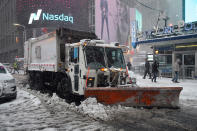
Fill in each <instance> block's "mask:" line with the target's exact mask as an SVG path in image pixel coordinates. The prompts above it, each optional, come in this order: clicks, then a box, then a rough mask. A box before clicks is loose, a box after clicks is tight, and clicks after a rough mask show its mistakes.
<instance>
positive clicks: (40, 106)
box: [0, 88, 114, 131]
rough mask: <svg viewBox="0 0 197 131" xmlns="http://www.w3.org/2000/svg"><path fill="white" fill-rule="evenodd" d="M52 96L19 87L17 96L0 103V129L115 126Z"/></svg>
mask: <svg viewBox="0 0 197 131" xmlns="http://www.w3.org/2000/svg"><path fill="white" fill-rule="evenodd" d="M32 93H33V92H32ZM34 93H35V92H34ZM37 95H38V93H37ZM44 98H45V99H44ZM47 99H48V100H47ZM54 100H55V97H53V98H51V99H50V98H49V97H47V95H41V94H40V97H39V98H38V97H37V96H34V95H32V94H30V93H28V92H27V91H24V90H22V89H20V88H18V97H17V99H16V100H13V101H10V102H6V103H1V104H0V114H1V115H0V131H13V130H18V131H21V130H25V131H26V130H44V131H49V130H50V131H56V130H57V129H58V130H114V128H113V127H111V126H108V125H106V124H104V123H101V122H99V121H95V120H94V119H90V118H89V117H87V116H83V115H82V114H79V113H76V112H74V111H72V110H70V109H69V108H68V106H66V103H65V102H62V103H63V104H61V102H60V101H59V102H58V104H57V103H55V102H53V101H54ZM70 107H72V106H70Z"/></svg>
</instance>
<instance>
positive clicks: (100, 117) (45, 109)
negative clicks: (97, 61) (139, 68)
mask: <svg viewBox="0 0 197 131" xmlns="http://www.w3.org/2000/svg"><path fill="white" fill-rule="evenodd" d="M16 78H17V79H18V82H21V83H23V82H22V81H23V76H22V75H21V76H20V75H18V76H16ZM137 81H138V84H139V85H141V86H143V85H146V86H165V85H171V86H183V88H184V89H183V92H182V93H181V97H180V99H181V105H180V106H181V108H180V109H177V110H173V109H156V108H155V109H143V108H140V109H137V108H133V107H122V106H104V105H102V104H100V103H97V101H96V99H93V98H91V99H87V100H85V101H83V102H82V104H81V105H80V106H75V105H74V104H67V103H66V102H64V100H62V99H60V98H59V97H57V95H56V94H53V96H52V97H49V96H48V95H47V94H42V93H40V92H39V91H35V90H31V89H28V86H25V87H22V84H19V85H18V87H19V90H18V98H17V100H14V101H11V102H8V103H4V104H0V114H1V115H0V131H1V130H22V129H23V130H27V129H30V130H32V129H33V130H46V131H48V130H52V131H53V130H93V131H94V130H109V131H114V130H115V131H119V130H121V131H124V130H125V131H131V130H134V131H135V130H137V131H143V130H144V131H147V130H150V131H152V130H155V131H172V130H173V131H185V130H191V131H196V130H197V124H196V123H197V106H196V105H197V101H196V98H197V97H196V96H197V94H195V92H196V91H197V88H196V87H197V86H196V81H191V80H185V81H182V82H181V83H178V84H177V85H175V84H174V83H170V82H171V81H170V79H168V78H162V79H158V82H157V83H152V82H151V81H150V80H149V79H145V80H144V79H141V76H137ZM169 81H170V82H169ZM190 90H191V91H190ZM32 94H33V95H32Z"/></svg>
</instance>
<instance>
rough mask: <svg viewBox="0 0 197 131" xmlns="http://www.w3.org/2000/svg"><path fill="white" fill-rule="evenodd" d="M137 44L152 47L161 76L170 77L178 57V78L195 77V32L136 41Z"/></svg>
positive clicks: (196, 49)
mask: <svg viewBox="0 0 197 131" xmlns="http://www.w3.org/2000/svg"><path fill="white" fill-rule="evenodd" d="M137 44H138V45H139V44H140V45H141V46H147V45H149V46H150V47H152V48H153V53H154V54H155V57H154V58H155V59H157V60H158V61H159V63H160V67H159V70H160V73H161V75H162V76H164V77H172V75H173V65H174V63H175V61H176V59H180V60H181V63H180V65H181V66H180V67H181V70H180V78H183V79H184V78H186V79H195V78H197V34H189V35H181V36H171V37H165V38H157V39H151V40H146V41H138V42H137Z"/></svg>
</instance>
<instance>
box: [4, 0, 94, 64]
mask: <svg viewBox="0 0 197 131" xmlns="http://www.w3.org/2000/svg"><path fill="white" fill-rule="evenodd" d="M92 2H93V3H92ZM90 4H91V5H90ZM93 4H94V1H92V0H83V1H78V0H0V16H1V19H0V62H2V63H12V62H14V60H15V58H16V57H17V58H21V57H23V56H24V54H23V53H24V47H23V46H24V41H25V40H28V39H29V38H32V37H34V38H35V37H38V36H40V35H42V34H44V33H48V32H51V31H54V30H55V29H57V28H61V27H64V28H69V29H73V30H80V31H87V32H90V31H94V24H91V23H92V22H94V21H93V19H94V16H93V15H92V17H90V12H91V11H94V10H93V8H94V6H92V5H93ZM92 13H94V12H92ZM14 24H15V25H14Z"/></svg>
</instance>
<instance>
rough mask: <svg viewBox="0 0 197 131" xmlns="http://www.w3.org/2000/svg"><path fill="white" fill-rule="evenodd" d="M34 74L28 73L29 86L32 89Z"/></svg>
mask: <svg viewBox="0 0 197 131" xmlns="http://www.w3.org/2000/svg"><path fill="white" fill-rule="evenodd" d="M34 83H35V81H34V73H33V72H28V84H29V86H30V88H33V87H34Z"/></svg>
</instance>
